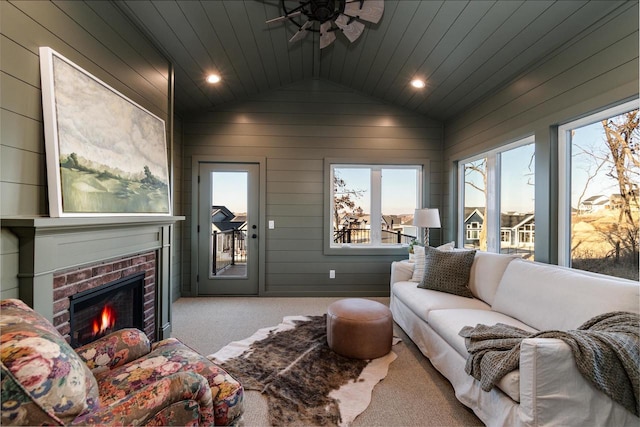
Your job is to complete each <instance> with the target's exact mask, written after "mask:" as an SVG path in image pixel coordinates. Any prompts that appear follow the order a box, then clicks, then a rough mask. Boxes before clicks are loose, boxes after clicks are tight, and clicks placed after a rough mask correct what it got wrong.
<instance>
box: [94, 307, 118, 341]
mask: <svg viewBox="0 0 640 427" xmlns="http://www.w3.org/2000/svg"><path fill="white" fill-rule="evenodd" d="M115 324H116V311H115V310H114V309H113V308H112V307H111V306H109V305H105V306H104V307H103V308H102V312H101V313H100V315H99V316H98V317H97V318H96V319H93V336H96V335H98V334H104V333H105V332H106V331H107V330H108V329H109V328H112V327H113V326H115Z"/></svg>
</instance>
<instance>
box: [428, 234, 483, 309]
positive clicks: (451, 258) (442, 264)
mask: <svg viewBox="0 0 640 427" xmlns="http://www.w3.org/2000/svg"><path fill="white" fill-rule="evenodd" d="M475 256H476V251H475V250H472V251H459V252H458V251H455V252H453V251H451V252H443V251H439V250H438V249H435V248H430V247H427V248H425V272H424V277H423V278H422V281H421V282H420V284H419V285H418V287H419V288H423V289H431V290H434V291H440V292H447V293H450V294H454V295H459V296H461V297H467V298H473V294H472V293H471V290H470V289H469V275H470V273H471V264H473V260H474V258H475Z"/></svg>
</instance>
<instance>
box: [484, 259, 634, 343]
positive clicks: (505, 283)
mask: <svg viewBox="0 0 640 427" xmlns="http://www.w3.org/2000/svg"><path fill="white" fill-rule="evenodd" d="M491 308H492V309H493V310H496V311H499V312H501V313H504V314H507V315H509V316H512V317H515V318H516V319H518V320H520V321H521V322H524V323H526V324H527V325H529V326H532V327H534V328H536V329H538V330H541V331H546V330H570V329H576V328H577V327H578V326H580V325H582V324H583V323H584V322H586V321H587V320H589V319H591V318H593V317H595V316H597V315H598V314H602V313H607V312H610V311H630V312H633V313H639V312H640V283H637V282H632V281H629V280H623V279H616V278H614V277H609V276H604V275H596V274H589V273H587V274H585V273H584V272H581V271H580V270H573V269H569V268H563V267H558V266H556V265H549V264H542V263H536V262H531V261H523V260H515V261H513V262H511V263H509V265H508V266H507V268H506V270H505V272H504V275H503V276H502V280H501V281H500V285H499V286H498V290H497V291H496V294H495V298H494V301H493V304H492V306H491Z"/></svg>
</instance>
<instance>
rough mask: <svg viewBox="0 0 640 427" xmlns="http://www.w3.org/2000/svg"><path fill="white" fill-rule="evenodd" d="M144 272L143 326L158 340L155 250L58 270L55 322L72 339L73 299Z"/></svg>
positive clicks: (54, 299) (152, 337) (54, 298)
mask: <svg viewBox="0 0 640 427" xmlns="http://www.w3.org/2000/svg"><path fill="white" fill-rule="evenodd" d="M137 273H143V274H144V285H143V292H142V298H141V299H142V301H141V303H142V307H140V309H141V310H142V313H143V315H142V325H141V329H142V330H143V331H144V332H145V333H146V334H147V336H148V337H149V339H150V340H151V341H154V340H155V326H156V322H155V314H156V311H155V300H156V298H155V295H156V282H155V279H156V253H155V251H153V252H147V253H144V254H136V255H132V256H128V257H122V258H116V259H113V260H108V261H103V262H100V263H97V264H93V265H87V266H83V267H80V268H75V269H70V270H63V271H59V272H57V273H56V274H54V275H53V325H54V326H55V327H56V328H57V329H58V332H60V334H62V336H64V337H65V338H66V339H67V341H69V342H71V336H70V332H71V322H70V311H69V307H70V303H71V298H72V297H73V296H75V295H78V294H80V293H83V292H87V291H91V290H96V289H99V288H101V287H103V286H105V285H108V284H110V283H114V282H117V281H119V280H121V279H126V278H128V277H132V276H135V275H136V274H137Z"/></svg>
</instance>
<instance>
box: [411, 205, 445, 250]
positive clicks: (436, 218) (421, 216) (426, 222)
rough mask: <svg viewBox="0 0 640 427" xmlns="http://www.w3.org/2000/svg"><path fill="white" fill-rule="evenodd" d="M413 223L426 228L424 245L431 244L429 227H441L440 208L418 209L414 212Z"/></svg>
mask: <svg viewBox="0 0 640 427" xmlns="http://www.w3.org/2000/svg"><path fill="white" fill-rule="evenodd" d="M413 225H415V226H418V227H422V228H424V240H423V241H424V245H425V246H429V229H430V228H440V212H438V208H425V209H416V211H415V213H414V214H413Z"/></svg>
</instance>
